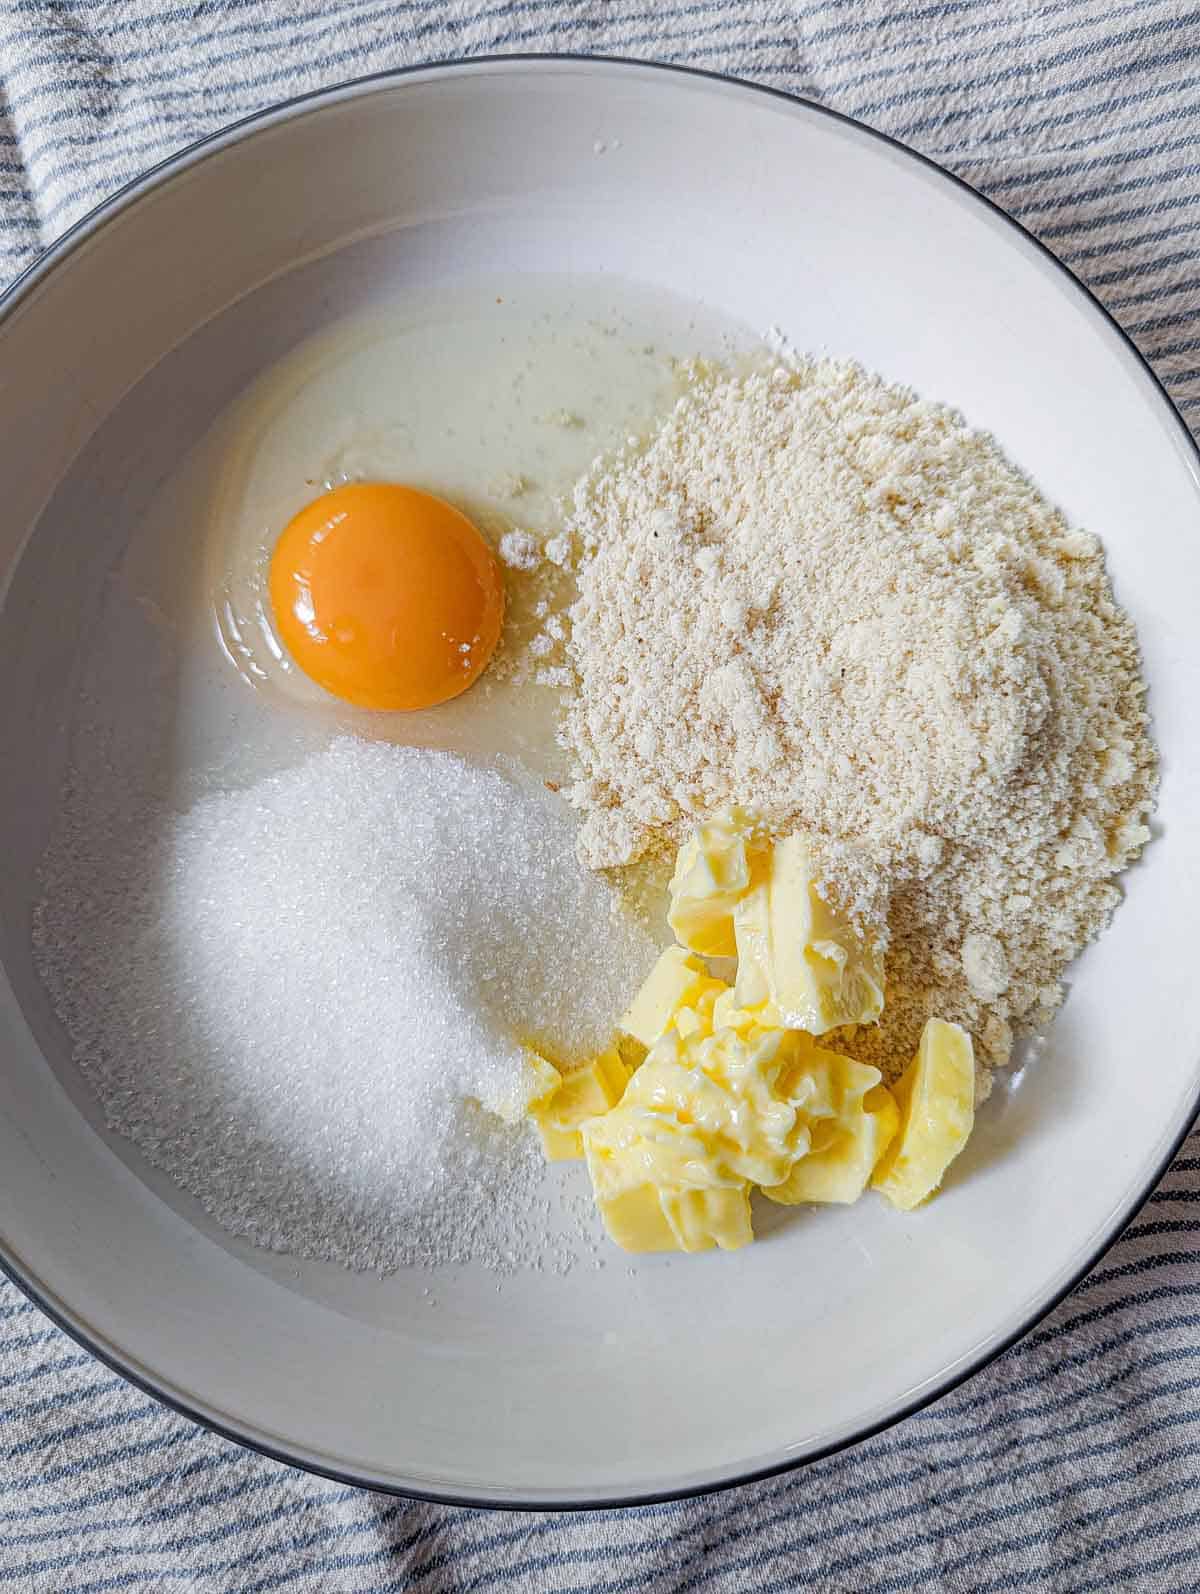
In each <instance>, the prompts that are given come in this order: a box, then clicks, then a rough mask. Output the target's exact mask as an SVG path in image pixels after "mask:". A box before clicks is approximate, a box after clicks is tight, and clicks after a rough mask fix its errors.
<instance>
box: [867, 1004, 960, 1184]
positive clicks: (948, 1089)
mask: <svg viewBox="0 0 1200 1594" xmlns="http://www.w3.org/2000/svg"><path fill="white" fill-rule="evenodd" d="M895 1097H896V1105H897V1107H898V1108H899V1111H900V1127H899V1129H898V1130H897V1132H896V1136H895V1139H894V1140H893V1141H892V1144H891V1146H890V1147H889V1148H888V1150H887V1151H886V1152H885V1153H884V1155H883V1158H882V1160H881V1161H880V1163H879V1166H878V1167H877V1168H876V1170H875V1174H874V1177H873V1178H872V1180H871V1184H872V1187H873V1188H874V1189H876V1190H878V1191H879V1192H880V1193H881V1194H882V1195H884V1196H886V1197H887V1199H888V1200H889V1201H890V1202H891V1203H892V1205H893V1206H896V1207H899V1208H900V1209H901V1210H902V1211H904V1212H909V1211H911V1210H912V1208H913V1207H916V1206H919V1205H920V1204H921V1202H922V1201H926V1200H928V1199H929V1197H930V1196H931V1195H932V1194H933V1193H934V1191H935V1190H936V1189H937V1187H938V1185H940V1184H941V1182H942V1176H943V1175H944V1174H945V1172H946V1169H947V1168H948V1167H949V1166H950V1164H951V1163H952V1162H953V1161H954V1159H955V1157H957V1156H958V1154H959V1152H960V1151H961V1150H962V1149H963V1147H964V1146H965V1145H966V1143H967V1139H968V1136H969V1135H970V1133H971V1129H972V1127H973V1125H974V1122H975V1055H974V1048H973V1047H972V1045H971V1037H970V1036H969V1035H968V1034H967V1032H966V1030H964V1029H961V1028H960V1027H959V1026H958V1025H957V1024H947V1023H944V1022H943V1021H942V1020H941V1019H939V1018H931V1019H930V1020H929V1022H928V1023H927V1024H926V1025H925V1028H924V1030H923V1031H922V1032H921V1044H920V1047H919V1048H918V1050H917V1055H916V1057H915V1058H914V1059H913V1061H912V1062H911V1063H910V1064H909V1066H908V1068H907V1069H906V1070H905V1072H904V1074H903V1076H902V1077H901V1079H900V1081H899V1083H898V1084H897V1085H896V1087H895Z"/></svg>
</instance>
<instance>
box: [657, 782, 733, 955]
mask: <svg viewBox="0 0 1200 1594" xmlns="http://www.w3.org/2000/svg"><path fill="white" fill-rule="evenodd" d="M745 830H746V826H745V821H744V819H743V817H742V816H741V815H740V814H738V813H737V812H736V811H735V812H732V813H728V814H722V815H720V816H718V817H717V818H715V819H711V820H710V821H709V822H708V823H707V824H704V825H701V826H700V827H699V829H698V830H697V831H696V832H695V834H694V835H693V836H692V837H691V838H690V839H689V840H688V841H686V842H685V843H684V844H683V846H682V847H681V848H680V849H679V852H678V855H677V856H676V859H675V872H674V874H673V875H672V877H671V906H670V909H669V910H668V912H667V923H668V924H669V925H670V926H671V929H672V930H673V931H674V932H675V936H676V939H677V940H678V941H679V942H680V944H681V945H683V946H685V947H688V948H689V949H690V950H691V951H693V952H700V953H702V954H703V955H704V956H705V957H732V956H733V955H734V952H735V951H736V950H737V948H736V944H735V941H734V934H733V910H734V907H735V906H736V905H737V903H738V902H739V901H740V900H741V898H742V896H743V894H744V893H745V892H746V891H747V890H748V889H749V886H750V864H749V859H748V857H747V853H746V835H745Z"/></svg>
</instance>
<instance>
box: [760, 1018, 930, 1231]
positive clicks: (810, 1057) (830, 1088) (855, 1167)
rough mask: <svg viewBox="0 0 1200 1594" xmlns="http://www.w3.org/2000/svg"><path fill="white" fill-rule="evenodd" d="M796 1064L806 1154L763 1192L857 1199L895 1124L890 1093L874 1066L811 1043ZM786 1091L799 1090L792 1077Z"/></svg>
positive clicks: (779, 1197) (793, 1201) (793, 1199)
mask: <svg viewBox="0 0 1200 1594" xmlns="http://www.w3.org/2000/svg"><path fill="white" fill-rule="evenodd" d="M795 1068H796V1072H797V1074H798V1075H801V1076H803V1077H805V1078H807V1080H808V1082H809V1084H810V1086H811V1094H810V1095H809V1096H808V1098H807V1099H806V1100H804V1101H803V1102H802V1105H801V1108H800V1110H801V1112H802V1113H803V1114H804V1116H805V1118H806V1119H807V1121H808V1129H809V1138H810V1145H809V1151H808V1155H807V1156H805V1157H802V1158H801V1159H800V1161H798V1162H796V1163H795V1164H793V1167H792V1171H791V1173H790V1174H789V1175H788V1177H787V1178H786V1179H785V1180H784V1181H783V1183H782V1184H779V1185H775V1186H773V1187H767V1188H764V1190H763V1194H764V1195H767V1196H770V1198H771V1200H772V1201H778V1202H781V1203H782V1204H783V1205H784V1206H795V1205H797V1204H798V1203H799V1202H802V1201H813V1202H849V1201H857V1200H858V1198H859V1196H860V1195H862V1193H863V1191H864V1190H865V1189H866V1187H867V1182H868V1180H869V1179H870V1177H871V1174H872V1173H873V1172H874V1169H875V1166H876V1164H877V1163H878V1161H879V1159H880V1157H881V1156H882V1155H883V1153H884V1152H885V1151H886V1150H887V1147H888V1145H889V1144H890V1143H891V1140H892V1138H893V1136H894V1135H895V1133H896V1130H897V1128H898V1127H899V1123H900V1113H899V1109H898V1108H897V1106H896V1103H895V1101H894V1100H893V1098H892V1093H891V1091H890V1090H888V1088H887V1086H886V1085H884V1084H882V1083H881V1079H880V1074H879V1070H878V1069H877V1068H871V1067H869V1066H867V1065H866V1064H865V1063H856V1062H854V1060H853V1059H852V1058H849V1057H842V1056H841V1055H840V1054H839V1053H837V1052H831V1051H827V1050H826V1049H825V1048H824V1047H822V1046H817V1045H815V1044H813V1043H810V1044H809V1045H808V1046H807V1047H806V1048H805V1049H804V1052H803V1054H802V1056H801V1058H800V1060H799V1061H798V1062H797V1063H796V1065H795ZM790 1090H791V1094H792V1096H793V1098H795V1097H797V1096H798V1095H799V1094H800V1092H799V1090H798V1088H797V1081H795V1080H793V1081H792V1082H791V1083H790Z"/></svg>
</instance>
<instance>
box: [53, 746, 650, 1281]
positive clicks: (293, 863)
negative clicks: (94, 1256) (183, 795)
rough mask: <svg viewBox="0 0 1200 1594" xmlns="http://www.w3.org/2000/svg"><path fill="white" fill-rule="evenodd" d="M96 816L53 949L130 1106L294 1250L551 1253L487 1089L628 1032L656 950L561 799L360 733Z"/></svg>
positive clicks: (66, 886) (270, 1236)
mask: <svg viewBox="0 0 1200 1594" xmlns="http://www.w3.org/2000/svg"><path fill="white" fill-rule="evenodd" d="M83 795H84V797H85V799H86V794H83ZM94 811H95V809H94V806H93V805H91V804H89V803H88V802H87V801H86V800H84V801H74V802H72V801H70V800H69V801H68V806H67V814H66V821H65V823H64V825H63V826H62V827H61V829H60V832H59V834H58V837H57V839H56V841H55V842H54V843H53V845H52V848H51V851H50V853H49V855H48V857H47V859H46V862H45V867H44V897H43V900H42V902H41V905H40V907H39V909H38V912H37V916H36V924H35V954H36V959H37V963H38V966H39V971H40V973H41V976H42V978H43V980H44V982H45V984H46V986H47V988H48V990H49V992H50V994H51V997H52V1000H53V1002H54V1004H55V1006H56V1008H57V1010H58V1012H59V1015H60V1017H61V1018H62V1020H63V1022H64V1024H65V1027H66V1029H67V1031H68V1032H69V1034H70V1036H71V1039H72V1041H73V1043H74V1049H75V1055H76V1057H77V1060H78V1062H79V1065H80V1067H81V1068H82V1070H83V1072H84V1073H85V1074H86V1076H87V1078H88V1080H89V1081H90V1082H91V1084H92V1086H93V1088H94V1089H95V1091H96V1093H97V1095H98V1097H99V1099H100V1101H101V1103H102V1105H103V1108H104V1111H105V1114H106V1116H107V1119H108V1122H109V1123H110V1124H111V1125H112V1126H113V1127H114V1128H115V1129H117V1130H119V1131H120V1132H121V1133H123V1134H126V1135H128V1136H130V1137H131V1138H132V1139H133V1140H134V1141H135V1142H136V1143H137V1145H138V1146H139V1147H140V1148H141V1149H142V1151H143V1152H144V1153H145V1154H146V1155H147V1157H148V1158H149V1159H150V1160H151V1161H152V1162H153V1163H155V1164H157V1165H158V1166H159V1167H160V1168H162V1169H164V1170H165V1171H166V1172H167V1173H169V1174H170V1175H172V1176H173V1177H174V1178H175V1179H176V1180H177V1181H178V1182H179V1183H180V1184H181V1185H182V1186H183V1187H184V1188H185V1189H186V1190H188V1191H190V1192H191V1194H192V1195H193V1196H195V1197H196V1198H197V1199H198V1200H199V1201H200V1202H201V1203H202V1204H203V1206H204V1207H205V1208H207V1210H208V1211H209V1212H210V1213H211V1214H212V1215H213V1216H214V1217H215V1218H216V1219H217V1220H218V1222H219V1223H221V1224H222V1225H223V1226H224V1227H225V1228H226V1229H228V1230H231V1231H232V1232H234V1233H236V1234H240V1235H244V1236H246V1237H248V1238H249V1239H251V1240H253V1241H255V1242H257V1243H258V1244H260V1245H264V1246H268V1247H270V1248H272V1249H277V1250H286V1251H290V1252H293V1253H295V1254H298V1255H302V1256H308V1257H317V1258H326V1259H334V1260H337V1261H340V1262H343V1263H346V1264H348V1265H351V1266H354V1267H363V1268H375V1269H381V1270H386V1269H390V1268H394V1267H396V1266H399V1265H401V1264H404V1263H413V1262H429V1263H432V1262H444V1261H451V1260H455V1261H461V1260H467V1259H470V1258H478V1259H480V1260H483V1261H485V1262H489V1263H491V1264H493V1265H497V1266H508V1265H513V1264H515V1263H518V1262H526V1263H528V1262H536V1261H537V1260H538V1259H539V1258H540V1257H541V1256H542V1255H543V1252H544V1249H545V1245H546V1241H545V1236H544V1229H543V1224H544V1220H545V1219H546V1217H548V1215H549V1207H548V1205H547V1203H546V1202H545V1201H544V1200H543V1201H539V1200H538V1199H537V1191H538V1185H539V1183H540V1180H541V1168H542V1159H541V1154H540V1151H539V1150H538V1148H537V1145H536V1141H535V1139H534V1137H532V1136H531V1135H530V1134H529V1132H528V1131H527V1129H525V1128H524V1127H518V1128H508V1127H506V1126H505V1125H503V1124H501V1123H499V1121H498V1120H496V1119H493V1118H491V1117H490V1116H489V1114H488V1113H486V1112H485V1111H483V1110H482V1108H481V1107H480V1105H478V1104H479V1103H482V1104H483V1107H486V1108H492V1109H496V1108H501V1107H503V1106H504V1105H505V1104H506V1103H511V1102H512V1101H513V1099H514V1098H515V1097H517V1096H518V1095H519V1094H520V1090H521V1083H522V1077H523V1072H524V1068H523V1062H522V1054H521V1047H520V1042H521V1041H522V1040H535V1039H536V1040H541V1041H542V1042H543V1043H544V1044H545V1045H546V1046H547V1047H549V1048H550V1049H551V1051H552V1052H553V1053H555V1054H557V1055H559V1056H563V1057H565V1058H568V1059H572V1058H578V1057H582V1056H583V1055H584V1054H586V1053H588V1052H590V1051H592V1050H594V1049H596V1048H598V1047H601V1046H603V1045H605V1044H607V1043H608V1041H609V1040H610V1038H611V1034H612V1029H613V1025H614V1023H615V1020H616V1018H617V1017H618V1016H619V1014H620V1013H621V1011H622V1010H623V1007H624V1005H625V1003H626V1001H627V999H628V993H629V991H630V990H631V989H632V988H635V987H636V985H637V983H638V981H639V980H640V979H641V978H642V976H643V975H644V973H645V970H646V968H647V967H648V966H649V963H650V962H651V961H652V959H653V957H654V952H655V948H654V946H653V945H652V944H651V943H650V942H649V941H648V940H647V938H646V937H645V936H644V935H643V934H642V932H641V931H639V930H638V929H637V928H636V927H635V926H634V925H633V923H632V922H631V921H630V920H629V918H628V916H627V915H626V914H625V912H624V910H623V909H622V908H621V907H620V905H619V903H618V901H617V899H616V896H615V894H614V893H613V892H612V891H611V890H610V888H609V887H608V886H606V885H605V884H604V883H603V882H602V881H601V880H599V879H597V878H596V877H594V876H591V875H589V874H588V873H587V872H586V871H585V870H584V869H583V868H582V867H581V866H580V864H579V862H578V861H577V859H576V856H575V837H576V823H575V821H574V819H573V817H572V816H571V814H570V813H569V812H567V811H566V810H565V809H564V808H563V806H562V805H561V800H559V799H555V798H552V797H551V796H550V795H549V794H548V793H547V792H545V791H544V790H541V789H539V788H537V787H529V786H525V785H523V784H517V783H515V782H514V781H512V780H509V779H508V778H506V777H505V776H503V775H501V774H499V773H497V772H495V771H494V770H489V769H482V768H477V767H472V766H471V765H469V764H466V763H464V762H463V761H462V760H461V759H458V758H456V757H453V756H451V755H450V754H448V753H441V752H427V751H418V750H415V749H407V748H399V747H393V746H390V745H384V744H371V743H366V742H363V741H359V740H357V739H354V738H342V739H339V740H337V741H335V742H334V743H332V744H331V745H330V746H329V747H328V749H327V750H325V751H324V752H321V753H318V754H317V755H315V756H313V757H311V758H310V759H308V761H307V762H305V763H303V764H301V765H299V766H297V767H295V768H293V769H291V770H288V771H287V772H285V773H283V774H279V775H275V776H272V777H270V778H268V779H265V780H262V781H260V782H259V783H258V784H256V785H254V786H252V787H250V788H249V789H246V790H241V791H235V792H230V793H228V794H222V795H215V796H208V797H204V798H202V799H201V800H200V801H199V802H197V803H196V804H195V805H194V806H193V807H192V808H191V809H190V810H189V811H188V812H186V813H184V814H182V815H177V814H172V813H171V812H169V811H167V810H165V809H157V808H156V809H152V810H150V811H148V812H146V813H145V814H144V815H138V816H137V817H138V823H137V824H136V825H130V824H128V823H124V822H122V824H121V825H120V826H119V827H116V829H117V830H119V832H120V834H119V836H116V837H115V834H114V833H110V834H107V835H106V834H103V833H101V834H97V833H96V830H95V825H94V820H93V818H92V815H93V813H94ZM128 817H129V816H127V815H126V816H124V819H128Z"/></svg>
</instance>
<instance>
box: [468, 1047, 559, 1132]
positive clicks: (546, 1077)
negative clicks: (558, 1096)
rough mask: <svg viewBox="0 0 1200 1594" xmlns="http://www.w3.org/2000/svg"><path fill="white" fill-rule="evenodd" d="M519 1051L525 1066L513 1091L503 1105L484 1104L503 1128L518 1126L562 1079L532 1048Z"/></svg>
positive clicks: (494, 1103)
mask: <svg viewBox="0 0 1200 1594" xmlns="http://www.w3.org/2000/svg"><path fill="white" fill-rule="evenodd" d="M523 1050H524V1057H523V1061H524V1065H525V1066H524V1068H523V1069H522V1072H521V1079H520V1083H519V1084H518V1085H517V1088H516V1090H515V1091H514V1092H513V1094H512V1095H511V1096H510V1097H508V1098H506V1099H505V1100H504V1101H500V1102H488V1103H486V1105H487V1107H488V1108H489V1110H490V1111H492V1112H494V1113H495V1114H496V1116H497V1117H498V1118H502V1119H503V1120H504V1122H505V1123H506V1124H517V1123H520V1121H521V1119H522V1118H523V1117H524V1116H525V1114H526V1113H527V1112H530V1111H531V1110H532V1109H533V1107H534V1106H535V1105H536V1104H537V1103H538V1102H540V1101H544V1100H545V1099H546V1097H547V1096H551V1095H553V1093H554V1092H555V1091H556V1090H557V1089H558V1087H559V1085H560V1084H561V1083H562V1075H561V1074H560V1073H559V1071H558V1069H557V1068H555V1066H554V1064H553V1063H552V1062H550V1061H549V1060H548V1059H547V1058H545V1057H543V1056H542V1055H541V1053H540V1052H538V1051H537V1050H535V1048H534V1047H532V1046H526V1047H524V1049H523Z"/></svg>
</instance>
